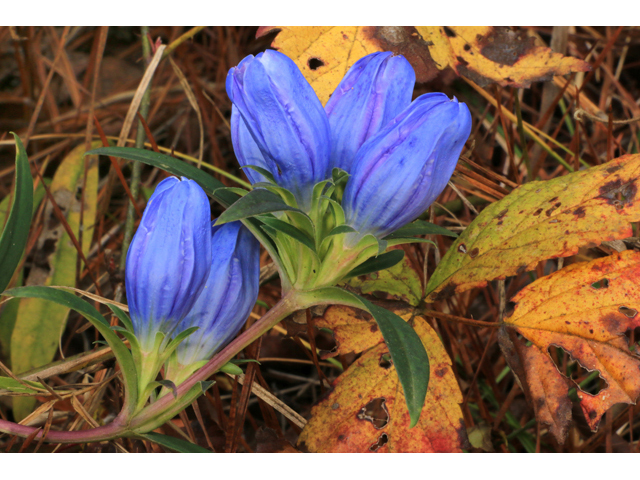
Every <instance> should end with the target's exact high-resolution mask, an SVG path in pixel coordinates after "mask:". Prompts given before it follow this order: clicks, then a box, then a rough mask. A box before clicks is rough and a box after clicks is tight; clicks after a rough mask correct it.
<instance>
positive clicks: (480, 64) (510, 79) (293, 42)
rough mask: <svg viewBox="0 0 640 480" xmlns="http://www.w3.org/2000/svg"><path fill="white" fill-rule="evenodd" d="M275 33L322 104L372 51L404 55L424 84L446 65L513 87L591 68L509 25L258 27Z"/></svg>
mask: <svg viewBox="0 0 640 480" xmlns="http://www.w3.org/2000/svg"><path fill="white" fill-rule="evenodd" d="M273 32H278V34H277V36H276V37H275V39H274V41H273V43H272V44H271V46H272V47H273V48H275V49H277V50H280V51H281V52H282V53H284V54H286V55H287V56H289V57H290V58H291V59H293V61H295V62H296V64H297V65H298V67H299V68H300V71H301V72H302V73H303V75H304V76H305V78H306V79H307V80H308V81H309V83H310V84H311V86H312V87H313V88H314V90H315V91H316V94H317V95H318V98H319V99H320V101H321V102H322V104H323V105H324V104H325V103H327V100H329V97H330V96H331V94H332V93H333V91H334V90H335V88H336V87H337V86H338V84H339V83H340V80H342V77H344V75H345V73H346V72H347V70H348V69H349V68H350V67H351V66H352V65H353V64H354V63H355V62H356V61H358V60H359V59H360V58H362V57H364V56H365V55H368V54H370V53H374V52H385V51H391V52H394V53H396V54H400V55H404V57H405V58H406V59H407V60H408V61H409V63H411V65H412V66H413V68H414V70H415V72H416V79H417V81H418V82H420V83H425V82H428V81H430V80H433V79H434V78H435V77H436V76H437V75H438V74H439V72H440V70H444V69H446V68H448V67H451V69H452V70H453V71H454V72H456V73H457V74H458V75H462V76H465V77H468V78H470V79H471V80H473V81H475V82H476V83H478V84H480V85H487V84H489V83H494V82H495V83H498V84H499V85H502V86H512V87H528V86H529V85H530V84H531V83H532V82H540V81H548V80H551V79H552V78H553V76H554V75H566V74H568V73H571V72H586V71H588V70H589V69H590V66H589V64H588V63H587V62H585V61H583V60H580V59H577V58H572V57H564V56H562V55H560V54H559V53H553V52H552V51H551V49H550V48H547V47H542V46H537V45H535V44H534V42H535V39H534V38H533V37H528V36H527V35H525V34H524V33H521V32H514V31H512V30H510V29H508V28H506V27H389V26H386V27H260V28H259V29H258V33H257V36H258V37H261V36H264V35H267V34H269V33H273Z"/></svg>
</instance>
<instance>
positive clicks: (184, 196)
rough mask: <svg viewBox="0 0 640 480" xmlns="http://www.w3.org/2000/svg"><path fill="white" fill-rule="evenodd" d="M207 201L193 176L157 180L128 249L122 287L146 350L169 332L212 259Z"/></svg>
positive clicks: (187, 306)
mask: <svg viewBox="0 0 640 480" xmlns="http://www.w3.org/2000/svg"><path fill="white" fill-rule="evenodd" d="M210 219H211V210H210V207H209V200H208V198H207V196H206V194H205V193H204V191H203V190H202V188H200V186H199V185H198V184H197V183H196V182H194V181H193V180H182V181H180V180H178V179H177V178H175V177H171V178H167V179H165V180H163V181H162V182H160V184H159V185H158V187H157V188H156V191H155V192H154V194H153V195H152V196H151V199H150V200H149V204H148V205H147V208H146V209H145V211H144V214H143V216H142V220H141V221H140V226H139V228H138V230H137V232H136V234H135V235H134V238H133V240H132V242H131V245H130V247H129V251H128V252H127V264H126V272H125V276H126V283H125V285H126V290H127V301H128V303H129V311H130V313H131V320H132V322H133V326H134V331H135V333H136V336H137V337H138V339H139V340H140V341H141V343H142V345H143V349H146V350H148V349H150V348H151V347H152V345H153V341H154V338H155V334H156V332H162V333H164V334H165V335H167V336H170V335H171V334H172V333H173V331H174V329H175V328H176V327H177V326H178V323H179V322H180V321H181V320H182V318H184V316H185V315H186V314H187V313H188V312H189V310H190V309H191V307H192V306H193V304H194V303H195V300H196V298H197V295H198V294H199V293H200V292H201V291H202V289H203V288H204V283H205V281H206V278H207V276H208V275H209V270H210V263H211V243H210V233H209V232H210Z"/></svg>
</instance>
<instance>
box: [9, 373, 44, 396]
mask: <svg viewBox="0 0 640 480" xmlns="http://www.w3.org/2000/svg"><path fill="white" fill-rule="evenodd" d="M24 383H27V382H24ZM36 385H40V384H36ZM40 387H41V388H42V385H40ZM0 390H9V391H10V392H14V393H31V394H36V393H38V391H37V390H35V389H33V388H29V387H28V386H26V385H23V384H22V383H20V382H18V381H17V380H14V379H13V378H9V377H0Z"/></svg>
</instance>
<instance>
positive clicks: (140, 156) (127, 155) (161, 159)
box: [87, 147, 238, 207]
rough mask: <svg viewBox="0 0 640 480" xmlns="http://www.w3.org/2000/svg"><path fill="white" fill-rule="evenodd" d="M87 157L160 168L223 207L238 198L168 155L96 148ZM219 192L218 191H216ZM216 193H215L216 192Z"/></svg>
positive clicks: (124, 149) (139, 149) (135, 150)
mask: <svg viewBox="0 0 640 480" xmlns="http://www.w3.org/2000/svg"><path fill="white" fill-rule="evenodd" d="M87 155H109V156H112V157H118V158H124V159H127V160H134V161H136V162H142V163H146V164H147V165H151V166H154V167H158V168H161V169H162V170H165V171H167V172H169V173H173V174H174V175H178V176H184V177H187V178H190V179H191V180H194V181H196V182H197V183H198V184H199V185H200V186H201V187H202V188H203V189H204V191H205V192H207V193H208V194H209V195H211V196H213V198H215V199H216V200H217V201H218V202H220V203H221V204H222V205H223V206H225V207H226V206H228V205H231V204H232V203H233V202H235V201H236V200H237V199H238V197H237V196H236V195H235V194H233V193H230V192H226V191H223V190H220V189H222V188H224V187H225V185H224V184H223V183H222V182H220V181H218V180H217V179H215V178H214V177H212V176H211V175H209V174H208V173H206V172H203V171H202V170H200V169H198V168H196V167H194V166H193V165H189V164H188V163H187V162H185V161H183V160H180V159H177V158H174V157H171V156H169V155H163V154H162V153H156V152H152V151H150V150H143V149H141V148H129V147H102V148H96V149H94V150H91V151H90V152H87ZM217 190H219V191H217ZM216 191H217V192H216Z"/></svg>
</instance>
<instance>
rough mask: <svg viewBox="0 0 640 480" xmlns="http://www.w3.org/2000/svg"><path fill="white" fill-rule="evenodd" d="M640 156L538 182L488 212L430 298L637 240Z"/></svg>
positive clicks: (430, 289) (434, 280)
mask: <svg viewBox="0 0 640 480" xmlns="http://www.w3.org/2000/svg"><path fill="white" fill-rule="evenodd" d="M639 176H640V155H625V156H622V157H620V158H617V159H615V160H612V161H610V162H609V163H606V164H603V165H600V166H597V167H592V168H590V169H588V170H583V171H580V172H575V173H570V174H568V175H565V176H563V177H558V178H554V179H553V180H547V181H541V182H530V183H527V184H526V185H522V186H520V187H518V188H517V189H516V190H514V191H513V192H511V193H510V194H509V195H507V196H506V197H505V198H503V199H502V200H500V201H498V202H495V203H493V204H491V205H490V206H488V207H487V208H485V209H484V210H483V211H482V212H481V213H480V215H478V216H477V217H476V219H475V220H474V221H473V222H472V223H471V225H469V227H468V228H467V229H466V230H465V231H464V232H463V233H462V234H461V235H460V236H459V237H458V239H457V240H456V241H455V242H454V243H453V245H452V246H451V248H449V250H448V251H447V253H446V255H445V256H444V258H443V259H442V261H441V262H440V264H439V265H438V268H437V269H436V271H435V272H434V273H433V275H432V276H431V279H430V280H429V284H428V285H427V294H428V297H427V300H428V301H435V300H441V299H443V298H446V297H448V296H451V295H453V294H454V293H459V292H464V291H465V290H469V289H471V288H474V287H482V286H485V285H486V284H487V282H488V281H490V280H494V279H496V278H500V279H503V278H505V277H507V276H509V275H516V274H517V273H520V272H523V271H528V270H532V269H534V268H535V266H536V265H537V263H538V262H539V261H540V260H545V259H548V258H556V257H568V256H571V255H575V254H576V253H577V252H578V249H579V247H582V246H585V245H599V244H600V243H601V242H604V241H612V240H619V239H622V238H627V237H630V236H631V235H632V234H633V232H632V229H631V222H637V221H640V201H638V198H637V192H638V177H639Z"/></svg>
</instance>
